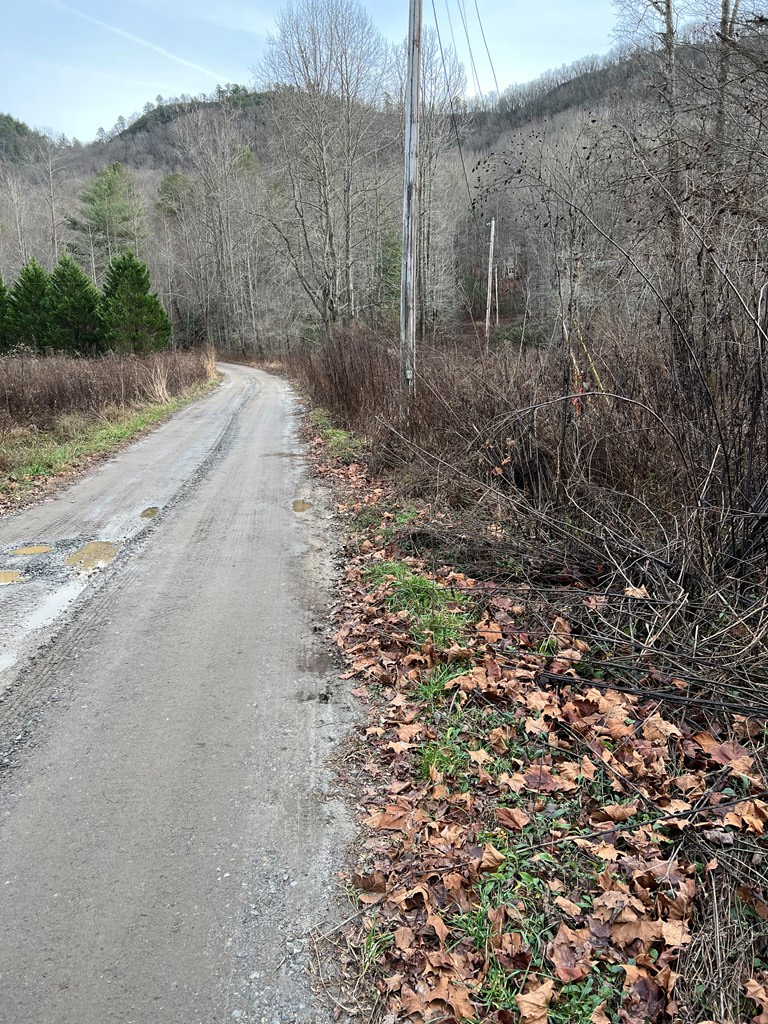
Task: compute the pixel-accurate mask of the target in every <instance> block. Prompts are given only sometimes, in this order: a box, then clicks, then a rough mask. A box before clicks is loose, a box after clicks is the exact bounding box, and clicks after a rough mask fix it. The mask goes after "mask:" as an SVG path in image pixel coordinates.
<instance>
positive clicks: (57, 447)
mask: <svg viewBox="0 0 768 1024" xmlns="http://www.w3.org/2000/svg"><path fill="white" fill-rule="evenodd" d="M217 383H218V382H217V381H211V382H210V383H209V384H207V385H204V386H202V387H198V388H195V389H193V390H192V391H189V392H187V393H185V394H183V395H180V396H177V397H176V398H173V399H171V400H170V401H169V402H162V403H156V404H155V403H153V404H147V405H139V406H133V407H128V408H117V407H115V408H113V409H108V410H105V411H104V412H102V413H100V414H99V415H98V416H93V417H90V416H86V415H84V414H82V413H67V414H65V415H63V416H61V417H59V419H58V421H57V422H56V425H55V426H54V427H53V428H52V429H50V430H38V429H36V428H26V427H17V428H14V429H12V430H9V431H8V432H7V433H6V434H5V435H3V436H2V437H0V466H2V469H3V472H2V473H1V474H0V493H2V492H4V491H5V492H8V491H11V490H13V491H17V492H18V491H19V490H24V489H25V488H26V487H30V486H32V485H33V483H34V482H35V481H36V480H39V479H40V478H41V477H49V476H55V475H56V474H58V473H62V472H66V471H67V470H69V469H72V468H74V467H76V466H77V465H78V463H79V462H80V461H81V460H82V459H83V458H85V457H87V456H90V455H97V454H99V453H104V452H110V451H112V450H113V449H115V448H117V447H119V446H120V445H121V444H123V443H124V442H125V441H129V440H131V439H132V438H134V437H136V436H138V435H140V434H142V433H144V432H145V431H146V430H148V429H149V428H150V427H153V426H156V425H157V424H158V423H162V422H163V421H164V420H166V419H168V418H169V417H170V416H171V415H172V414H173V413H174V412H176V411H177V410H178V409H181V408H182V407H183V406H185V405H188V404H189V403H190V402H192V401H194V400H195V399H196V398H199V397H201V396H202V395H203V394H205V393H206V392H207V391H209V390H210V389H211V388H212V387H215V386H216V384H217Z"/></svg>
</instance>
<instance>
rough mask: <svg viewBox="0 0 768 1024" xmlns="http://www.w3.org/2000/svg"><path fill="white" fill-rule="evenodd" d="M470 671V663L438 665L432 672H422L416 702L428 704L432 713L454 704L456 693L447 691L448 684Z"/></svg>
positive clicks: (460, 662)
mask: <svg viewBox="0 0 768 1024" xmlns="http://www.w3.org/2000/svg"><path fill="white" fill-rule="evenodd" d="M468 671H469V663H468V662H464V661H459V662H454V663H453V664H452V665H436V666H435V667H434V668H433V669H432V671H431V672H422V674H421V676H420V678H419V685H418V686H417V688H416V694H415V696H416V700H418V701H419V703H421V704H426V705H427V706H428V707H429V708H430V710H431V711H432V712H434V711H435V710H437V708H438V707H441V706H442V705H444V704H446V703H448V702H452V701H453V699H454V696H455V693H454V691H452V690H446V686H447V685H448V683H450V682H452V680H454V679H458V678H459V676H463V675H464V674H465V673H466V672H468Z"/></svg>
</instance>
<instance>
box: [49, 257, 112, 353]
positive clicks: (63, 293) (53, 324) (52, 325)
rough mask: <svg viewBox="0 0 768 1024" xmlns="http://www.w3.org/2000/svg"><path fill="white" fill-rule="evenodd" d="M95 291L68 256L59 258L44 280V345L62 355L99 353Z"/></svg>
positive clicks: (100, 342) (99, 328) (99, 326)
mask: <svg viewBox="0 0 768 1024" xmlns="http://www.w3.org/2000/svg"><path fill="white" fill-rule="evenodd" d="M98 305H99V290H98V288H96V287H95V286H94V285H93V283H92V282H91V280H90V278H89V277H87V275H86V274H84V273H83V272H82V270H81V269H80V267H78V265H77V264H76V263H75V261H74V260H73V259H72V257H71V256H68V255H67V254H66V253H65V254H63V255H62V256H61V257H60V259H59V262H58V263H57V264H56V266H55V267H54V268H53V270H52V272H51V276H50V278H49V279H48V291H47V294H46V299H45V311H46V319H47V322H48V344H49V345H50V346H51V348H54V349H58V350H60V351H64V352H79V353H80V354H81V355H96V354H97V353H98V352H100V351H101V350H102V349H103V343H102V337H101V323H100V322H99V318H98V313H97V311H98Z"/></svg>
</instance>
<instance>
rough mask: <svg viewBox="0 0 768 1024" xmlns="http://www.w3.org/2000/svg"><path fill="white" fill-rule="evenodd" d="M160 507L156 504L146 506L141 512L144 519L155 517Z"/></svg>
mask: <svg viewBox="0 0 768 1024" xmlns="http://www.w3.org/2000/svg"><path fill="white" fill-rule="evenodd" d="M159 511H160V509H159V508H158V507H157V506H156V505H150V506H149V508H145V509H144V511H143V512H142V513H141V518H142V519H154V518H155V516H156V515H157V514H158V512H159Z"/></svg>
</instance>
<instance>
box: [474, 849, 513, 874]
mask: <svg viewBox="0 0 768 1024" xmlns="http://www.w3.org/2000/svg"><path fill="white" fill-rule="evenodd" d="M506 859H507V858H506V857H505V855H504V854H503V853H500V852H499V851H498V850H497V849H496V847H495V846H494V845H493V843H486V844H485V846H484V847H483V859H482V860H481V861H480V870H481V871H490V872H493V871H498V869H499V868H500V867H501V865H502V864H503V863H504V861H505V860H506Z"/></svg>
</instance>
